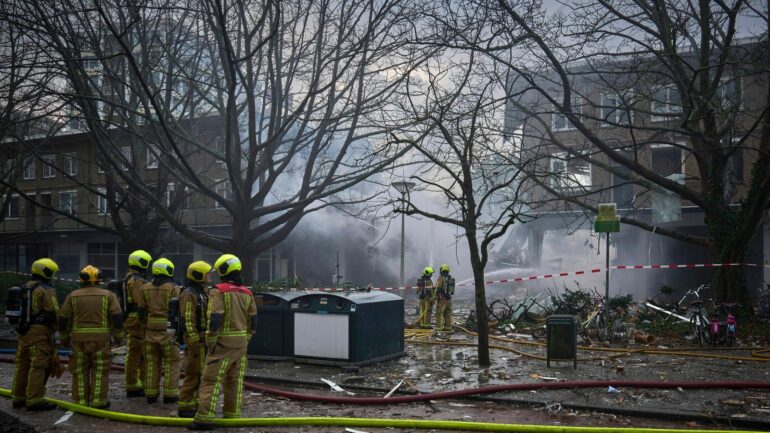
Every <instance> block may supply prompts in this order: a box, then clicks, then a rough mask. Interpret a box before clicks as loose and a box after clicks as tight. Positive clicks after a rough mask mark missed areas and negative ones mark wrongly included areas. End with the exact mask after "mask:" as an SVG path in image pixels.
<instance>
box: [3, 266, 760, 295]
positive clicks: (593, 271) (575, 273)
mask: <svg viewBox="0 0 770 433" xmlns="http://www.w3.org/2000/svg"><path fill="white" fill-rule="evenodd" d="M737 266H747V267H752V268H767V267H770V265H765V264H758V263H687V264H683V265H614V266H610V267H609V269H610V270H618V271H619V270H627V269H694V268H730V267H737ZM605 270H606V268H594V269H589V270H584V271H571V272H559V273H556V274H543V275H533V276H529V277H516V278H506V279H502V280H490V281H484V284H506V283H520V282H524V281H532V280H545V279H549V278H555V277H570V276H578V275H586V274H596V273H599V272H604V271H605ZM9 272H13V271H9ZM14 273H16V274H20V275H32V274H29V273H26V272H14ZM60 280H64V281H72V282H76V283H77V282H80V280H72V279H68V278H60ZM457 286H458V287H461V286H473V283H460V284H457ZM354 289H355V288H354ZM410 289H418V287H417V286H403V287H372V288H371V290H410ZM284 290H289V291H295V292H310V291H315V292H319V291H320V292H344V291H348V290H351V289H345V288H341V287H314V288H307V289H299V288H296V287H292V288H287V289H284Z"/></svg>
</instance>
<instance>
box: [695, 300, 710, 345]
mask: <svg viewBox="0 0 770 433" xmlns="http://www.w3.org/2000/svg"><path fill="white" fill-rule="evenodd" d="M690 310H691V312H690V331H691V332H692V335H693V339H694V340H695V341H696V342H697V343H698V345H699V346H700V347H703V343H707V344H708V343H710V342H711V331H710V329H709V321H708V319H706V316H705V314H704V311H703V300H702V299H696V300H694V301H692V302H691V303H690Z"/></svg>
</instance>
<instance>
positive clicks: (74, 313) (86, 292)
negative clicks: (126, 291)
mask: <svg viewBox="0 0 770 433" xmlns="http://www.w3.org/2000/svg"><path fill="white" fill-rule="evenodd" d="M59 324H60V328H59V332H61V337H62V340H68V341H72V342H74V343H85V342H89V341H94V340H101V339H107V340H109V337H110V334H112V336H113V337H114V338H115V339H116V340H122V339H123V312H122V311H120V303H119V301H118V296H117V295H116V294H115V293H113V292H111V291H109V290H107V289H101V288H99V287H83V288H82V289H78V290H75V291H74V292H72V293H70V294H69V295H67V298H66V299H65V300H64V304H63V305H62V307H61V310H59Z"/></svg>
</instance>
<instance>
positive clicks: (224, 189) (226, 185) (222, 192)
mask: <svg viewBox="0 0 770 433" xmlns="http://www.w3.org/2000/svg"><path fill="white" fill-rule="evenodd" d="M215 192H216V193H217V195H218V196H220V197H222V198H224V199H225V200H230V199H232V196H233V190H232V187H231V186H230V181H229V180H222V181H220V182H219V183H218V184H217V186H216V188H215ZM222 207H223V206H222V203H220V202H219V201H218V200H214V208H215V209H221V208H222Z"/></svg>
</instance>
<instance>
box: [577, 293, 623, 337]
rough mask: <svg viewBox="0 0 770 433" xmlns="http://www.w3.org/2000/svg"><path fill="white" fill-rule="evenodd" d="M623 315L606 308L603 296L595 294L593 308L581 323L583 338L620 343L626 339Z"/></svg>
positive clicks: (619, 311)
mask: <svg viewBox="0 0 770 433" xmlns="http://www.w3.org/2000/svg"><path fill="white" fill-rule="evenodd" d="M624 316H625V313H624V312H623V311H621V310H620V309H615V310H614V311H613V310H612V309H610V308H609V307H608V306H607V302H606V300H605V299H604V297H603V296H601V295H599V294H598V293H597V294H596V298H595V306H594V309H593V310H592V311H591V313H590V314H589V315H588V318H587V319H586V320H585V321H584V322H582V323H581V331H582V334H583V337H584V338H585V339H587V340H591V339H596V340H597V341H609V342H613V343H615V342H620V341H623V340H624V339H625V338H627V333H628V330H627V329H626V325H625V320H624V319H625V317H624Z"/></svg>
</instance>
